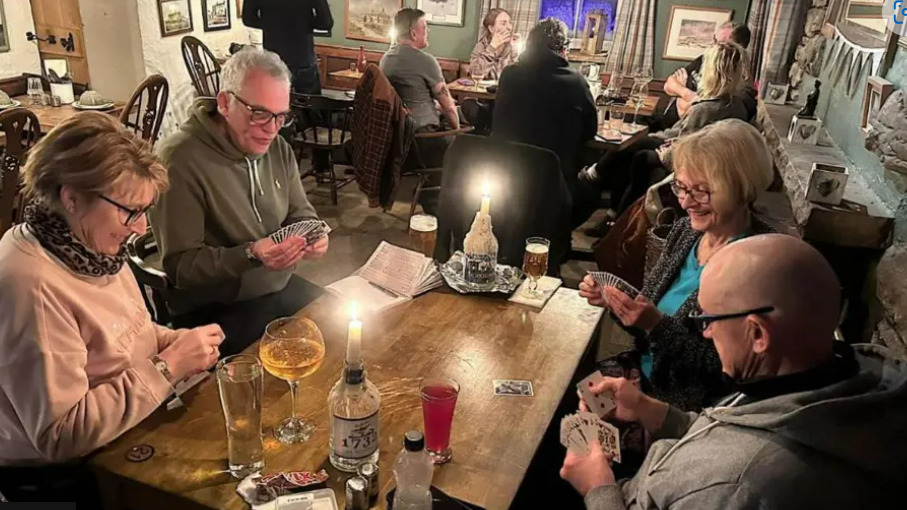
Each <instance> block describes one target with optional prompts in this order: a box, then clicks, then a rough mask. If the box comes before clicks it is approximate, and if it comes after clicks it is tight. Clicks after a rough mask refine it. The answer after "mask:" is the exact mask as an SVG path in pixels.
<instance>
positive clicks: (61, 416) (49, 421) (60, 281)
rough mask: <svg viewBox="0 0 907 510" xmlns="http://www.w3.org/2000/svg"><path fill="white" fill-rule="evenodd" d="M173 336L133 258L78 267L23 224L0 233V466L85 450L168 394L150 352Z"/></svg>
mask: <svg viewBox="0 0 907 510" xmlns="http://www.w3.org/2000/svg"><path fill="white" fill-rule="evenodd" d="M175 337H176V334H175V332H174V331H172V330H170V329H167V328H163V327H160V326H158V325H156V324H154V323H152V322H151V320H150V318H149V315H148V312H147V310H146V309H145V305H144V303H143V301H142V297H141V294H139V288H138V284H137V283H136V281H135V277H134V276H133V275H132V272H131V271H130V269H129V268H128V267H127V266H123V268H122V269H121V270H120V272H119V273H117V274H116V275H113V276H102V277H97V278H92V277H85V276H80V275H77V274H76V273H73V272H72V271H70V270H69V269H68V268H67V267H66V266H64V265H63V264H62V263H61V262H60V261H59V259H57V258H56V257H54V256H53V255H51V254H49V253H48V252H47V251H45V250H44V249H43V248H42V247H41V245H40V244H39V243H38V241H37V239H35V237H34V235H32V233H31V232H30V231H29V230H28V229H27V228H26V227H25V226H24V225H18V226H16V227H15V228H13V229H11V230H9V231H7V232H6V234H5V235H4V236H3V239H0V465H26V464H31V465H35V464H49V463H57V462H64V461H67V460H70V459H73V458H77V457H81V456H83V455H85V454H87V453H89V452H91V451H92V450H94V449H96V448H98V447H100V446H103V445H105V444H107V443H109V442H110V441H112V440H113V439H115V438H116V437H117V436H119V435H120V434H122V433H123V432H125V431H127V430H129V429H130V428H132V427H134V426H135V425H137V424H138V423H139V422H141V421H142V420H143V419H145V417H147V416H148V415H149V414H151V412H152V411H154V410H155V409H156V408H157V407H158V406H159V405H160V404H161V402H162V401H163V400H164V399H165V398H166V397H167V396H168V395H169V394H170V392H171V391H172V390H171V387H170V384H169V383H168V382H167V380H166V379H165V378H164V377H163V376H162V375H161V374H160V373H159V372H158V371H157V369H155V367H154V364H153V363H151V360H150V359H149V358H150V356H152V355H154V354H156V353H158V352H160V351H161V350H162V349H163V348H164V347H166V346H167V345H169V343H170V342H172V341H173V340H174V339H175Z"/></svg>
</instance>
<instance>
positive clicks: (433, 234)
mask: <svg viewBox="0 0 907 510" xmlns="http://www.w3.org/2000/svg"><path fill="white" fill-rule="evenodd" d="M409 243H410V245H411V246H412V249H413V250H415V251H419V252H422V255H425V256H426V257H428V258H432V257H433V256H434V254H435V245H436V244H437V243H438V218H435V217H434V216H428V215H426V214H417V215H414V216H413V217H412V218H410V219H409Z"/></svg>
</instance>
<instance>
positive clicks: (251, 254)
mask: <svg viewBox="0 0 907 510" xmlns="http://www.w3.org/2000/svg"><path fill="white" fill-rule="evenodd" d="M253 244H254V243H251V242H249V243H246V258H247V259H248V260H249V262H251V263H252V265H253V266H260V265H261V261H260V260H258V257H256V256H255V253H254V252H253V251H252V245H253Z"/></svg>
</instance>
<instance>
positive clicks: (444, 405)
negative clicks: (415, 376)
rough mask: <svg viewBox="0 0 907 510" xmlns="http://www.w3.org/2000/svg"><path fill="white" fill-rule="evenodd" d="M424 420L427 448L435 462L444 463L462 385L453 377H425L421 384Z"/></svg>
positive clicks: (447, 459)
mask: <svg viewBox="0 0 907 510" xmlns="http://www.w3.org/2000/svg"><path fill="white" fill-rule="evenodd" d="M420 389H421V393H422V420H423V421H424V422H425V449H426V450H428V454H429V455H430V456H431V460H432V462H434V463H435V464H443V463H445V462H447V461H449V460H450V458H451V456H452V455H453V454H452V452H451V451H450V425H451V423H452V422H453V415H454V409H455V408H456V407H457V396H458V395H459V394H460V385H459V384H458V383H457V381H454V380H453V379H425V380H423V381H422V385H421V388H420Z"/></svg>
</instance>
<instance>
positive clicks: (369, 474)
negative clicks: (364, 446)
mask: <svg viewBox="0 0 907 510" xmlns="http://www.w3.org/2000/svg"><path fill="white" fill-rule="evenodd" d="M357 471H358V472H359V476H361V477H362V478H365V480H366V481H367V482H368V501H369V504H370V505H372V506H375V502H377V501H378V489H379V488H380V487H379V486H378V464H375V463H374V462H366V463H365V464H362V465H361V466H359V469H358V470H357Z"/></svg>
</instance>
